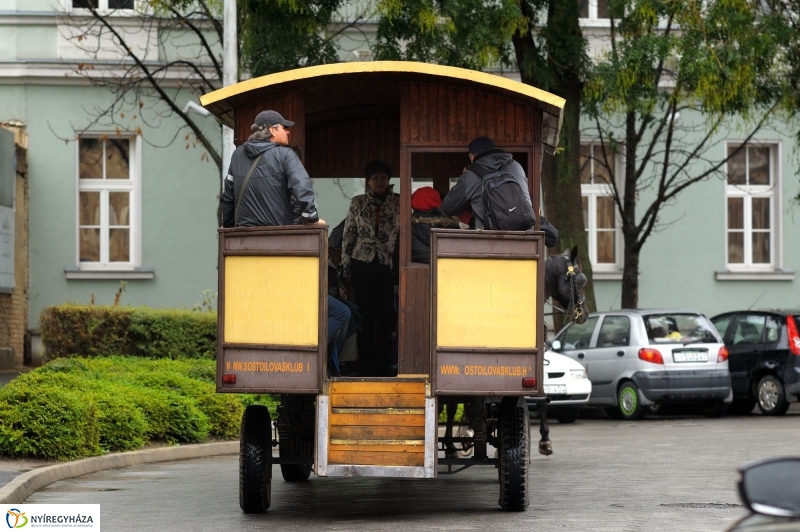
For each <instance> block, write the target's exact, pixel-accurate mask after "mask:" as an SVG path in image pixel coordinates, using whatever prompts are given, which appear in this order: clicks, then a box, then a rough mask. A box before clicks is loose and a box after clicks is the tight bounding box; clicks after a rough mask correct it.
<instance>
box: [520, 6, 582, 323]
mask: <svg viewBox="0 0 800 532" xmlns="http://www.w3.org/2000/svg"><path fill="white" fill-rule="evenodd" d="M555 2H556V0H551V2H550V8H549V10H548V17H547V26H548V27H547V32H548V47H550V48H552V49H558V50H563V49H564V48H565V47H569V48H577V49H573V50H571V51H568V53H566V54H565V53H564V52H561V53H560V54H559V55H560V56H562V57H563V56H564V55H567V56H572V57H573V58H579V57H581V56H582V54H583V53H584V50H583V40H582V32H581V28H580V25H579V24H578V16H579V14H578V2H559V3H558V7H557V8H556V4H555ZM525 5H527V4H526V3H525V2H524V1H523V2H522V3H521V7H524V6H525ZM523 12H525V11H523ZM526 14H527V15H528V16H529V17H531V16H532V14H531V13H526ZM513 44H514V50H515V52H516V56H517V57H516V58H517V65H518V67H519V70H520V75H521V78H522V81H523V83H527V84H529V85H534V86H538V87H539V88H543V89H545V90H548V91H549V92H552V93H554V94H556V95H558V96H561V97H562V98H564V99H566V100H567V103H566V105H565V107H564V118H563V122H562V126H561V135H560V138H559V146H558V147H559V153H558V154H557V155H547V154H545V156H544V160H543V161H542V193H543V200H544V201H543V202H544V205H545V206H546V207H547V219H548V220H549V221H550V222H551V223H552V224H553V225H554V226H555V227H556V228H557V229H558V231H559V243H558V249H556V250H554V251H553V252H551V254H553V253H556V252H557V253H561V252H562V251H563V250H565V249H568V248H572V247H573V246H576V245H577V246H578V257H579V261H580V266H581V270H582V271H583V273H584V274H586V278H587V279H588V281H589V282H588V284H587V285H586V288H585V290H584V294H585V296H586V305H587V306H588V308H589V310H590V311H592V312H593V311H595V310H597V305H596V302H595V296H594V285H593V283H592V264H591V261H590V260H589V242H588V238H587V235H586V226H585V225H584V220H583V203H582V200H581V182H580V143H581V130H580V119H581V90H582V86H583V83H582V82H581V72H580V65H579V62H578V61H577V59H576V60H575V61H574V62H571V63H567V64H559V63H558V62H557V61H555V60H554V58H553V57H552V56H548V64H547V69H548V70H549V71H550V75H549V76H542V74H541V73H540V72H536V71H535V69H534V70H533V71H531V69H528V68H526V66H525V65H529V64H530V61H529V58H528V57H526V56H528V55H529V54H534V53H536V50H535V46H534V45H533V37H532V34H531V33H530V32H526V33H520V34H517V35H516V36H515V37H514V39H513ZM548 80H549V81H550V83H549V84H548V83H547V81H548ZM554 323H555V325H556V330H558V328H560V326H561V324H562V323H563V322H562V320H561V319H560V317H559V316H558V315H555V316H554Z"/></svg>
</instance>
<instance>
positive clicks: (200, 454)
mask: <svg viewBox="0 0 800 532" xmlns="http://www.w3.org/2000/svg"><path fill="white" fill-rule="evenodd" d="M226 454H239V442H238V441H231V442H218V443H201V444H196V445H181V446H179V447H159V448H158V449H146V450H142V451H129V452H126V453H117V454H109V455H106V456H95V457H92V458H83V459H81V460H75V461H73V462H66V463H63V464H56V465H51V466H45V467H39V468H36V469H33V470H31V471H28V472H26V473H23V474H21V475H19V476H17V477H14V478H13V479H11V481H10V482H9V483H8V484H6V485H5V486H3V487H0V504H21V503H22V501H23V500H25V499H26V498H27V497H29V496H30V495H31V494H32V493H34V492H36V491H37V490H39V489H41V488H43V487H45V486H47V485H48V484H52V483H53V482H56V481H57V480H64V479H67V478H73V477H79V476H81V475H87V474H89V473H95V472H97V471H103V470H106V469H117V468H120V467H127V466H133V465H140V464H149V463H157V462H172V461H174V460H190V459H192V458H205V457H208V456H220V455H226Z"/></svg>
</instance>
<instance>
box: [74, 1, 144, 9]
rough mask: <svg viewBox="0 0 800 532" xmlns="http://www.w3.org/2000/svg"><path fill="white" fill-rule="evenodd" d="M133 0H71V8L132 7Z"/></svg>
mask: <svg viewBox="0 0 800 532" xmlns="http://www.w3.org/2000/svg"><path fill="white" fill-rule="evenodd" d="M135 4H136V2H135V0H72V9H89V8H92V7H93V8H95V9H100V10H106V11H107V10H112V9H133V8H134V7H135Z"/></svg>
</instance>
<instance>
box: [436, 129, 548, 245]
mask: <svg viewBox="0 0 800 532" xmlns="http://www.w3.org/2000/svg"><path fill="white" fill-rule="evenodd" d="M469 160H470V161H471V162H472V163H475V164H479V165H481V166H483V167H484V168H486V169H487V170H489V171H492V172H494V171H497V170H502V171H504V172H507V173H509V174H510V175H512V176H513V177H514V179H515V180H516V181H517V182H518V183H519V186H520V188H521V189H522V193H523V194H524V195H525V201H527V202H528V204H531V196H530V193H529V192H528V178H527V177H526V176H525V171H524V170H523V169H522V166H520V164H519V163H518V162H517V161H515V160H514V158H513V157H512V156H511V154H510V153H506V152H504V151H503V150H499V149H497V148H496V147H495V144H494V141H493V140H492V139H490V138H489V137H478V138H477V139H475V140H473V141H472V142H470V143H469ZM468 206H470V207H471V208H472V215H473V217H474V218H475V229H483V228H484V227H485V226H486V225H488V224H487V223H486V222H485V216H486V213H484V212H483V179H481V177H480V176H479V175H478V174H476V173H475V172H473V171H471V170H469V169H465V171H464V173H463V174H461V177H459V178H458V182H457V183H456V184H455V186H454V187H453V188H452V189H451V190H450V192H448V193H447V196H445V198H444V201H443V202H442V206H441V207H440V210H441V211H442V212H443V213H444V214H445V215H447V216H458V215H459V214H461V213H462V212H463V211H464V210H465V209H466V208H467V207H468ZM539 225H540V227H541V229H542V231H544V233H545V245H546V246H547V247H549V248H550V247H553V246H555V245H556V244H558V229H556V228H555V227H553V225H552V224H550V223H549V222H548V221H547V220H545V218H544V216H542V219H541V220H540V223H539Z"/></svg>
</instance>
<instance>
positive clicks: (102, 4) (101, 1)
mask: <svg viewBox="0 0 800 532" xmlns="http://www.w3.org/2000/svg"><path fill="white" fill-rule="evenodd" d="M96 1H97V12H98V13H101V14H111V13H113V14H114V15H119V16H123V17H124V16H131V15H136V14H138V13H139V10H140V9H142V1H141V0H133V9H120V8H114V9H109V7H108V2H109V0H96ZM61 6H62V7H63V8H64V10H66V11H67V12H68V13H72V14H75V15H89V10H88V9H86V8H83V7H72V0H61Z"/></svg>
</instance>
